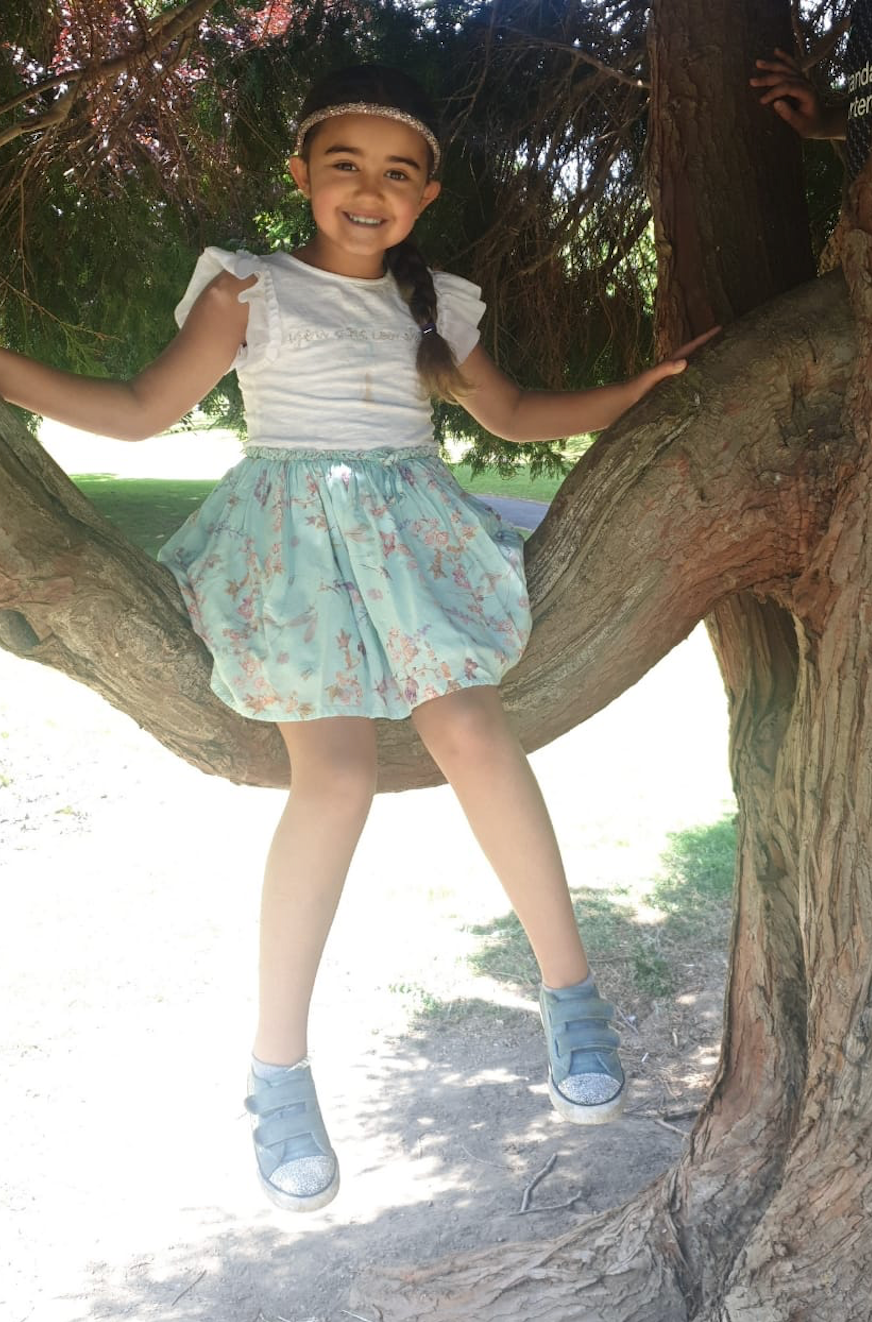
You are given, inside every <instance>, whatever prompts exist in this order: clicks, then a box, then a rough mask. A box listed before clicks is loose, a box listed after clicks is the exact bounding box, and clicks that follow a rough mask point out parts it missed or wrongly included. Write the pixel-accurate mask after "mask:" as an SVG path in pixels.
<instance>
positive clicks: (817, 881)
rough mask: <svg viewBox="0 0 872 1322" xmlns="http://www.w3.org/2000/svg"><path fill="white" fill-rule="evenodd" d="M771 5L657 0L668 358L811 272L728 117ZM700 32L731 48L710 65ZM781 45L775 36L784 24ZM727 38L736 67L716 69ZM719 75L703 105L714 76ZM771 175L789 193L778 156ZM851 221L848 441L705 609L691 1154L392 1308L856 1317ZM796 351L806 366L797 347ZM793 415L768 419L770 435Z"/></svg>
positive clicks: (856, 244)
mask: <svg viewBox="0 0 872 1322" xmlns="http://www.w3.org/2000/svg"><path fill="white" fill-rule="evenodd" d="M779 10H780V17H781V20H782V22H786V20H787V18H788V6H787V4H783V5H776V4H772V3H764V4H762V5H760V6H755V9H754V10H753V11H752V8H751V6H750V4H749V3H743V4H736V3H735V0H715V3H712V4H709V5H706V6H697V5H695V4H694V3H693V0H669V3H668V4H667V3H666V0H661V3H659V4H655V9H654V20H653V30H652V66H653V67H652V76H653V92H652V105H653V110H652V178H653V180H654V182H655V190H654V198H653V204H654V209H655V218H656V219H655V224H656V232H657V239H658V256H659V259H660V273H661V287H660V299H659V318H658V334H659V338H660V342H661V346H662V347H663V348H664V349H669V348H673V347H674V346H675V345H676V344H677V343H680V342H681V341H682V340H683V339H686V338H687V337H688V336H689V335H690V334H693V333H698V332H700V331H702V330H704V329H705V328H706V325H707V324H708V323H709V322H710V321H711V320H714V319H715V318H717V319H721V320H731V319H732V317H733V314H734V313H735V312H736V311H737V310H742V309H745V308H748V307H750V306H753V305H754V303H755V302H756V301H757V300H758V299H759V298H760V297H761V296H763V297H765V296H766V295H767V294H768V295H770V296H771V295H773V294H775V293H778V292H779V291H780V290H781V289H783V288H784V287H786V286H787V285H788V284H789V283H790V282H791V281H792V279H793V278H794V274H795V273H796V272H797V271H799V270H801V269H803V265H804V257H803V252H804V250H805V235H804V227H803V225H802V223H801V215H802V212H801V209H800V210H798V211H794V216H796V215H798V216H799V217H800V220H799V223H797V225H796V231H797V234H798V235H799V239H798V241H795V242H793V243H791V242H790V237H791V232H790V228H789V225H788V226H787V227H785V221H784V220H783V219H782V220H781V221H780V222H778V217H777V209H778V208H777V197H776V196H774V195H773V194H772V192H771V190H768V189H765V188H763V189H761V187H760V181H761V180H763V181H764V182H765V180H766V179H767V178H768V177H772V178H773V179H774V178H775V177H776V175H777V172H778V168H779V161H778V159H777V155H778V153H780V152H782V151H783V155H784V156H785V157H787V156H789V155H790V154H791V152H790V149H791V148H795V144H794V143H791V142H790V141H789V139H786V138H785V136H784V132H783V126H781V125H779V124H778V122H777V121H776V120H775V119H774V117H772V120H771V129H772V132H773V134H774V135H778V137H780V138H781V139H782V146H779V148H778V152H777V153H776V158H775V159H773V158H772V156H771V153H770V155H769V156H768V157H767V153H766V143H765V140H764V141H762V149H761V150H759V151H758V152H757V153H756V154H754V166H755V168H754V169H753V170H750V171H749V170H748V165H747V162H746V160H745V159H744V158H745V146H744V145H743V144H749V146H748V154H749V157H750V155H751V154H752V149H751V146H750V144H753V143H755V141H756V143H757V146H758V148H759V147H761V142H760V135H759V133H758V134H756V135H755V137H752V136H751V135H750V133H749V128H750V126H749V125H747V124H746V125H745V127H744V128H743V129H742V130H739V129H738V128H737V125H739V124H740V123H741V120H742V116H743V114H744V113H745V112H744V111H743V110H742V109H741V107H739V108H737V97H736V92H735V86H734V87H733V88H732V89H731V88H730V86H729V80H730V79H734V80H735V83H736V85H738V86H741V87H742V88H743V89H744V86H745V84H746V80H747V76H748V70H749V69H750V68H751V66H752V59H753V56H755V55H757V54H763V53H766V52H767V51H768V50H769V49H771V47H772V46H774V45H775V44H776V42H775V41H772V40H769V41H766V40H764V34H763V32H762V27H761V26H760V25H756V26H755V23H754V22H753V21H751V20H752V19H753V17H754V15H755V14H756V16H757V17H758V18H759V19H760V20H761V23H768V22H770V21H772V20H773V19H777V18H778V17H779V14H778V13H777V12H776V11H779ZM746 31H752V32H753V33H754V37H753V42H752V45H751V48H750V49H749V47H748V44H747V42H743V41H742V40H741V34H742V33H744V32H746ZM695 32H697V33H699V34H700V35H699V36H697V37H696V39H695V38H694V33H695ZM703 35H704V37H705V41H706V43H708V48H709V49H711V47H712V46H714V45H715V44H717V48H718V54H719V56H720V55H721V54H724V55H725V60H724V62H721V60H720V59H718V60H714V59H711V58H704V56H705V49H706V47H705V45H704V44H703V42H702V36H703ZM777 44H779V45H781V46H782V47H786V46H788V45H789V42H788V41H787V40H786V39H785V33H784V32H783V31H782V33H781V34H779V40H778V42H777ZM737 47H742V49H743V54H742V64H741V67H740V68H739V69H738V70H737V69H735V68H732V69H730V64H731V60H732V57H733V56H734V55H735V51H736V49H737ZM725 70H727V73H726V77H727V83H725V84H723V85H722V86H721V87H720V89H719V90H716V92H715V100H714V103H713V102H712V101H711V100H710V89H711V88H712V86H713V84H714V83H718V82H719V81H720V80H721V78H722V76H724V71H725ZM718 115H721V116H722V118H721V121H720V123H721V129H718V128H717V119H718ZM739 132H741V144H737V142H736V136H737V134H738V133H739ZM721 134H723V136H721ZM771 145H772V144H771V143H770V146H771ZM782 164H783V162H782ZM769 168H771V170H772V175H771V176H769V175H767V170H768V169H769ZM791 168H792V167H791ZM761 169H762V174H761ZM781 179H782V183H781V187H783V188H785V189H788V188H789V184H790V171H789V170H788V171H787V174H786V175H785V174H784V173H782V176H781ZM746 180H750V181H751V187H750V188H748V187H745V186H744V185H745V181H746ZM724 198H729V199H730V206H729V208H724V206H723V199H724ZM794 202H795V198H794ZM857 211H858V218H857V224H858V226H859V227H858V228H855V229H854V230H853V232H852V233H851V234H850V235H849V237H848V239H847V241H846V247H845V270H846V274H847V276H848V283H849V287H850V289H851V294H852V302H853V307H854V311H855V315H856V320H857V326H858V339H859V349H858V353H857V360H856V370H855V374H854V378H853V383H852V384H851V385H850V388H849V390H848V391H847V407H846V409H845V415H844V419H843V423H844V425H843V429H842V433H841V435H835V434H834V435H833V436H831V438H830V442H828V443H825V444H824V447H823V448H824V450H829V451H830V455H831V459H832V463H833V468H832V469H831V470H830V472H829V474H828V475H827V476H826V477H825V478H824V484H827V483H828V482H829V481H831V480H832V481H833V482H834V486H833V487H831V488H830V492H831V495H833V499H832V501H831V503H829V504H828V505H827V510H826V515H825V517H824V518H823V519H822V520H821V521H818V520H817V519H816V518H814V519H813V522H814V523H815V524H816V528H812V527H811V525H806V526H805V527H804V529H803V531H800V529H799V528H797V529H796V533H797V536H798V537H799V539H800V541H802V543H803V546H802V549H801V550H800V551H799V556H800V559H801V560H802V569H801V570H800V571H799V572H798V573H793V572H791V571H790V570H787V572H782V571H783V570H784V569H785V568H786V564H785V562H781V564H780V565H779V566H777V567H776V566H773V571H774V572H771V573H767V572H765V571H763V572H761V574H760V576H759V577H758V579H757V580H756V581H755V582H754V583H751V584H747V583H742V582H740V581H737V582H735V583H734V585H733V586H735V587H736V588H739V589H745V590H741V591H737V592H735V593H732V594H728V593H724V595H723V596H722V598H721V599H720V600H719V601H718V602H716V603H715V604H714V610H713V613H712V615H711V617H710V619H709V629H710V633H711V635H712V639H713V642H714V645H715V650H716V652H717V655H718V658H719V661H720V664H721V668H722V672H723V675H724V679H725V683H726V687H727V692H728V697H729V706H730V721H731V765H732V771H733V776H734V781H735V785H736V792H737V797H738V801H739V810H740V830H739V849H738V858H737V885H736V905H735V914H734V927H733V940H732V949H731V967H730V974H729V979H728V986H727V995H726V1006H725V1027H724V1037H723V1047H722V1054H721V1060H720V1064H719V1068H718V1071H717V1075H716V1078H715V1081H714V1085H713V1088H712V1091H711V1094H710V1097H709V1099H708V1101H707V1104H706V1106H705V1107H704V1109H703V1112H702V1113H701V1115H700V1117H699V1120H698V1122H697V1124H696V1126H695V1129H694V1132H693V1135H692V1138H691V1142H690V1144H689V1147H688V1150H687V1152H686V1154H685V1155H684V1157H683V1158H682V1160H681V1161H680V1162H679V1164H678V1166H677V1168H676V1169H675V1170H674V1171H673V1172H671V1173H670V1174H669V1175H667V1176H666V1177H664V1178H663V1179H661V1180H660V1181H658V1182H657V1183H656V1184H655V1185H654V1186H653V1187H652V1188H651V1189H649V1190H647V1191H645V1192H644V1193H643V1194H642V1195H641V1196H640V1197H638V1198H637V1199H636V1200H635V1201H634V1202H632V1203H631V1204H629V1205H628V1206H627V1207H625V1208H623V1209H620V1210H618V1211H616V1212H614V1213H611V1214H606V1215H605V1216H602V1217H599V1218H597V1219H596V1220H594V1221H592V1222H588V1223H586V1224H585V1225H584V1226H583V1227H582V1228H581V1229H580V1230H579V1231H575V1232H573V1233H571V1234H570V1235H567V1236H565V1237H564V1238H563V1239H562V1240H558V1241H557V1242H556V1243H552V1244H548V1245H545V1246H542V1245H538V1246H535V1247H533V1248H530V1247H526V1248H522V1247H513V1248H511V1249H509V1250H507V1251H506V1253H505V1255H495V1254H494V1253H493V1252H490V1253H488V1254H487V1255H486V1256H485V1255H479V1256H476V1257H475V1258H473V1259H470V1260H467V1261H466V1262H464V1263H463V1264H461V1265H460V1266H459V1268H458V1269H456V1270H454V1271H450V1272H449V1271H448V1270H447V1269H446V1268H445V1267H444V1266H442V1267H437V1268H434V1269H431V1270H427V1271H424V1272H423V1273H418V1274H416V1275H415V1276H413V1277H408V1278H406V1280H405V1281H399V1282H397V1283H396V1284H395V1285H394V1288H393V1291H392V1292H391V1294H390V1296H389V1298H390V1307H389V1308H388V1309H387V1310H386V1311H385V1314H384V1316H385V1317H386V1319H390V1322H401V1320H402V1322H412V1319H418V1318H425V1317H426V1318H434V1319H441V1320H442V1322H449V1320H450V1322H454V1319H459V1318H460V1317H474V1318H476V1320H477V1322H490V1320H491V1319H498V1318H500V1319H501V1318H509V1317H523V1318H525V1319H537V1318H542V1319H546V1318H547V1319H548V1322H563V1319H566V1322H569V1319H573V1322H582V1319H584V1320H585V1322H586V1320H587V1319H591V1320H593V1319H596V1322H611V1320H612V1319H614V1322H641V1320H642V1319H646V1320H647V1319H657V1322H673V1319H675V1322H679V1320H682V1322H684V1320H685V1319H690V1318H693V1319H697V1322H703V1320H704V1322H715V1320H716V1319H717V1320H718V1322H805V1320H807V1322H812V1319H813V1320H814V1322H821V1320H823V1322H826V1320H827V1319H839V1322H845V1320H848V1322H854V1320H856V1322H868V1320H869V1319H870V1318H872V1299H870V1284H872V1233H870V1232H872V1224H870V1223H872V1163H870V1143H869V1139H870V1131H872V960H870V955H872V950H870V944H872V844H870V825H872V714H870V710H869V703H868V701H867V694H868V692H869V688H870V679H872V676H870V673H869V671H870V655H872V539H870V535H869V528H870V527H872V446H870V441H872V436H870V434H869V433H870V425H869V419H870V418H872V389H870V369H872V295H870V293H869V291H870V289H872V239H870V237H869V235H870V233H872V170H869V169H867V175H866V177H865V178H864V180H863V181H862V182H861V185H860V187H859V188H858V190H857ZM755 214H757V215H758V216H759V217H760V223H758V224H756V225H755V224H754V223H752V222H753V217H754V215H755ZM787 215H788V217H789V215H790V211H789V208H788V213H787ZM773 217H774V219H773ZM763 234H769V235H779V234H780V235H781V239H780V240H779V246H781V247H782V248H783V251H780V252H776V251H775V250H774V249H772V248H771V247H770V245H769V244H768V243H761V242H760V237H759V236H760V235H763ZM790 250H792V252H791V251H790ZM794 263H796V264H794ZM761 352H762V353H763V354H764V355H765V354H767V353H768V350H767V349H766V348H765V347H764V348H762V350H761ZM806 364H807V369H808V370H809V371H811V372H812V373H813V374H815V373H816V372H817V370H818V365H817V363H816V361H815V355H814V352H813V351H812V353H810V354H807V355H806ZM734 384H736V385H737V386H738V383H734ZM737 395H738V390H737ZM737 407H738V408H739V409H740V410H741V404H740V403H738V400H737ZM766 412H767V414H768V419H769V425H770V426H772V427H773V428H774V429H780V428H781V427H782V426H783V424H784V422H785V420H786V415H784V414H783V413H782V412H781V410H780V408H779V407H778V406H776V407H775V409H774V410H772V412H771V413H769V412H768V410H767V411H766ZM711 416H712V417H713V421H714V423H715V435H716V437H717V444H718V445H722V444H723V445H726V446H727V447H728V448H729V447H730V446H731V441H730V438H729V437H728V436H724V435H723V433H722V431H721V427H723V425H725V424H726V425H729V426H730V427H731V423H732V419H731V418H730V414H729V411H726V412H725V413H724V414H716V415H711ZM798 421H799V420H798V418H797V417H796V416H795V415H794V419H793V421H792V423H791V424H789V426H788V429H787V432H786V433H785V441H786V443H787V445H788V446H789V445H790V441H789V440H788V439H787V438H788V435H789V432H790V430H791V429H792V427H793V426H796V425H797V423H798ZM718 424H720V426H718ZM819 475H820V476H823V474H822V472H821V471H820V470H819ZM758 480H759V486H758V489H757V490H756V491H755V492H753V493H752V492H751V490H750V489H749V491H748V492H747V498H748V499H749V501H752V502H754V503H755V504H756V502H757V501H759V500H761V499H762V500H763V501H764V503H765V499H766V497H765V489H766V486H767V485H768V483H767V475H766V468H765V466H761V468H760V469H759V472H758ZM821 491H822V487H821V485H820V483H818V485H817V487H816V494H817V495H818V496H819V495H820V494H821ZM825 504H826V502H825ZM804 506H805V497H804V496H800V497H799V501H798V505H797V506H796V507H794V515H795V516H798V517H799V519H800V522H801V523H803V524H804V523H805V520H804V516H803V515H802V514H801V513H800V510H801V509H803V508H804ZM770 512H771V511H770ZM818 512H819V513H820V512H821V511H820V509H819V511H818ZM780 520H781V516H780V514H779V515H776V524H774V525H770V526H769V532H768V536H770V537H771V535H772V534H773V532H774V531H775V528H776V527H777V526H778V524H779V523H780ZM806 533H807V535H806ZM758 565H759V567H760V568H761V570H762V569H763V563H762V560H761V561H758ZM722 581H723V585H724V587H728V586H729V583H728V579H726V578H725V579H724V580H722ZM748 589H750V590H748Z"/></svg>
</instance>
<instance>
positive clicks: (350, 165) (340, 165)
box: [336, 161, 357, 170]
mask: <svg viewBox="0 0 872 1322" xmlns="http://www.w3.org/2000/svg"><path fill="white" fill-rule="evenodd" d="M336 169H337V170H356V169H357V166H356V165H355V164H354V162H353V161H337V162H336Z"/></svg>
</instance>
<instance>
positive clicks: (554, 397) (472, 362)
mask: <svg viewBox="0 0 872 1322" xmlns="http://www.w3.org/2000/svg"><path fill="white" fill-rule="evenodd" d="M719 330H720V326H716V327H715V328H714V329H713V330H710V331H707V332H706V334H705V335H700V336H699V337H698V338H697V339H695V340H691V342H690V343H689V344H684V345H682V347H681V348H680V349H678V350H677V351H676V353H675V355H674V357H672V358H667V359H665V360H664V361H663V362H662V363H658V364H657V366H656V367H649V368H648V370H647V371H645V372H641V373H640V374H639V376H635V377H632V378H631V380H629V381H625V382H623V383H621V384H619V385H614V386H597V387H596V388H594V389H593V390H561V391H546V390H521V389H520V388H519V387H518V386H516V385H515V384H514V383H513V382H512V381H510V380H509V378H508V377H507V376H504V375H503V373H502V372H501V371H500V370H499V368H498V367H497V366H496V364H495V363H493V362H492V361H491V359H490V358H489V357H488V355H487V354H486V353H485V351H484V349H482V347H481V345H477V346H476V347H475V348H474V349H473V351H472V353H471V354H470V355H469V357H468V358H467V359H466V361H465V362H464V363H463V365H462V367H461V371H462V372H463V375H464V376H465V377H466V379H467V381H468V382H469V383H470V386H471V387H472V388H471V390H470V392H469V394H465V395H464V396H463V399H462V401H461V402H462V404H463V407H464V408H465V409H466V411H467V413H470V414H471V415H472V416H473V417H474V418H475V420H476V422H480V423H481V425H482V426H483V427H486V428H487V430H488V431H490V432H493V434H494V435H495V436H501V437H502V438H503V440H506V441H519V442H522V441H554V440H559V439H560V438H562V437H564V436H578V435H579V434H580V433H581V432H591V431H603V430H604V428H606V427H610V426H611V425H612V423H613V422H617V420H618V418H619V417H620V416H621V414H622V413H626V411H627V409H628V408H631V407H632V405H633V404H637V403H638V402H639V400H640V399H642V397H643V396H644V395H647V393H648V391H649V390H651V388H652V387H653V386H656V384H657V382H658V381H662V380H663V378H664V377H667V376H675V375H676V373H678V372H683V371H684V369H685V367H686V366H687V359H686V355H687V354H689V353H692V352H693V350H694V349H697V348H698V347H699V346H700V345H701V344H704V343H705V342H706V340H710V339H711V337H712V336H713V335H716V334H717V332H718V331H719Z"/></svg>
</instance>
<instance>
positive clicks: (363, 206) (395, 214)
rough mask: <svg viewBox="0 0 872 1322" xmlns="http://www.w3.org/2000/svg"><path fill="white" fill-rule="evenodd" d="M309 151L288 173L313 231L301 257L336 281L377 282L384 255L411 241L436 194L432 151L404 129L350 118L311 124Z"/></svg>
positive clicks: (389, 121) (393, 123) (383, 121)
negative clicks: (306, 204)
mask: <svg viewBox="0 0 872 1322" xmlns="http://www.w3.org/2000/svg"><path fill="white" fill-rule="evenodd" d="M306 148H307V149H306V159H305V160H304V159H303V158H302V157H301V156H292V157H291V161H290V169H291V174H292V175H293V177H294V182H295V183H296V184H297V186H298V188H300V189H301V191H302V192H303V193H304V194H305V195H306V197H308V198H309V200H310V201H311V203H312V215H313V216H314V219H315V224H316V226H317V230H318V232H317V234H316V236H315V238H314V239H313V240H312V242H311V243H308V244H306V246H305V247H304V248H302V249H300V250H299V253H298V256H301V257H303V258H304V260H307V261H309V262H311V263H312V265H314V266H320V267H322V268H323V269H324V270H327V271H333V272H335V274H337V275H351V276H358V277H362V278H363V279H369V280H372V279H377V278H378V277H379V276H381V275H383V274H384V253H385V249H386V248H392V247H393V246H394V244H397V243H400V242H401V241H402V240H403V239H405V238H407V237H408V235H409V234H410V233H411V231H412V228H413V226H414V224H415V221H416V220H417V218H418V216H419V215H420V214H421V212H422V211H423V210H424V208H425V207H427V206H429V205H430V203H431V202H432V201H434V199H435V198H436V197H437V196H438V194H439V188H440V185H439V184H438V183H437V182H436V181H435V180H434V179H430V178H429V173H430V149H429V147H428V146H427V144H426V142H425V141H424V139H423V138H422V137H421V135H420V133H418V132H416V130H415V129H413V128H410V127H409V126H408V125H407V124H401V123H398V122H397V121H396V120H393V119H383V118H382V117H381V116H380V115H355V114H350V115H337V116H336V117H335V118H334V119H327V120H325V121H324V122H323V123H321V124H318V125H316V127H315V128H314V129H313V130H312V132H311V135H310V137H309V139H308V140H307V144H306Z"/></svg>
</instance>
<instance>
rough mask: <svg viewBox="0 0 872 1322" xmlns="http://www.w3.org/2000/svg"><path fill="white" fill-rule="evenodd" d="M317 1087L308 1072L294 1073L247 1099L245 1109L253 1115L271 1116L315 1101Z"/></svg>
mask: <svg viewBox="0 0 872 1322" xmlns="http://www.w3.org/2000/svg"><path fill="white" fill-rule="evenodd" d="M314 1099H315V1085H314V1083H313V1082H312V1075H311V1074H310V1073H309V1071H308V1070H300V1071H299V1072H296V1071H292V1072H291V1073H289V1074H288V1077H287V1078H286V1079H283V1080H282V1082H281V1083H277V1084H274V1085H273V1086H272V1087H264V1088H263V1089H262V1091H260V1092H256V1093H252V1094H251V1096H250V1097H246V1099H245V1109H246V1111H248V1112H249V1113H250V1114H251V1115H270V1114H271V1113H272V1112H273V1111H281V1110H282V1109H283V1108H284V1107H286V1106H298V1105H299V1104H300V1103H301V1102H309V1101H314Z"/></svg>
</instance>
